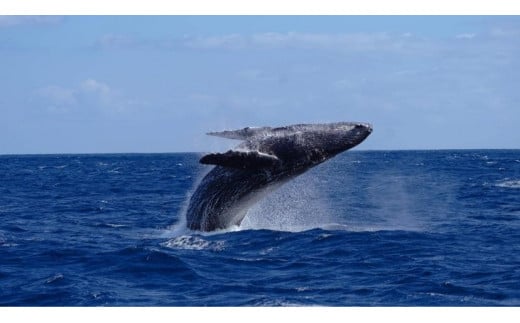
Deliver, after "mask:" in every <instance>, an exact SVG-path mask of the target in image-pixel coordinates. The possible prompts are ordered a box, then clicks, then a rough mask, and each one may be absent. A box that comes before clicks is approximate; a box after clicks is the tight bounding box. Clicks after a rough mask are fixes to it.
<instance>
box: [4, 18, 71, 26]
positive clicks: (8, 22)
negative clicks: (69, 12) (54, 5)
mask: <svg viewBox="0 0 520 323" xmlns="http://www.w3.org/2000/svg"><path fill="white" fill-rule="evenodd" d="M61 21H63V17H62V16H0V27H14V26H21V25H53V24H58V23H60V22H61Z"/></svg>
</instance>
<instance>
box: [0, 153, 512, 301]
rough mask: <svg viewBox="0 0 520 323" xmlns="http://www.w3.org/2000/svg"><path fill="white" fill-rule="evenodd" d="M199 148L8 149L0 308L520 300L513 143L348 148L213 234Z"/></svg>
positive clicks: (1, 214)
mask: <svg viewBox="0 0 520 323" xmlns="http://www.w3.org/2000/svg"><path fill="white" fill-rule="evenodd" d="M199 158H200V155H199V154H128V155H45V156H43V155H40V156H15V155H12V156H0V219H1V221H0V305H3V306H22V305H23V306H311V305H324V306H359V305H361V306H373V305H378V306H431V305H432V306H437V305H442V306H475V305H476V306H497V305H498V306H519V305H520V151H519V150H480V151H479V150H460V151H351V152H346V153H343V154H341V155H339V156H337V157H335V158H334V159H332V160H330V161H328V162H326V163H324V164H322V165H320V166H318V167H316V168H314V169H312V170H310V171H309V172H307V173H305V174H304V175H302V176H300V177H298V178H297V179H295V180H293V181H292V182H290V183H288V184H286V185H285V186H284V187H282V188H281V189H280V190H278V191H276V192H275V193H273V194H272V195H271V196H269V197H268V198H266V199H265V200H263V201H261V202H260V203H259V204H258V205H257V206H255V207H254V208H252V209H251V210H250V212H249V214H248V216H247V217H246V219H245V220H244V222H243V224H242V226H241V227H235V228H231V229H230V230H227V231H221V232H217V233H211V234H201V233H198V232H191V231H189V230H187V229H185V227H184V216H185V215H184V210H185V207H186V203H187V199H188V197H189V194H190V192H192V191H193V190H194V188H195V187H196V184H197V181H198V180H200V179H201V177H202V176H203V175H204V173H205V172H206V171H207V169H208V168H209V167H207V166H203V165H199V164H198V159H199Z"/></svg>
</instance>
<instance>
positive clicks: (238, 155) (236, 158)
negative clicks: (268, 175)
mask: <svg viewBox="0 0 520 323" xmlns="http://www.w3.org/2000/svg"><path fill="white" fill-rule="evenodd" d="M200 163H201V164H210V165H218V166H224V167H231V168H238V169H260V168H269V167H273V166H276V165H277V164H278V163H280V160H279V159H278V157H276V156H273V155H269V154H265V153H261V152H258V151H237V150H228V151H227V152H225V153H222V154H221V153H216V154H208V155H206V156H204V157H202V158H201V159H200Z"/></svg>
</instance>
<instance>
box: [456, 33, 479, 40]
mask: <svg viewBox="0 0 520 323" xmlns="http://www.w3.org/2000/svg"><path fill="white" fill-rule="evenodd" d="M476 36H477V34H472V33H464V34H458V35H456V36H455V38H457V39H473V38H475V37H476Z"/></svg>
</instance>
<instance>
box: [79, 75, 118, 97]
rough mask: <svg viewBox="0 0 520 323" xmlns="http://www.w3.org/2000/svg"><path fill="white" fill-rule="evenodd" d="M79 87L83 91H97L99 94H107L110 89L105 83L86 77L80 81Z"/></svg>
mask: <svg viewBox="0 0 520 323" xmlns="http://www.w3.org/2000/svg"><path fill="white" fill-rule="evenodd" d="M81 89H82V90H83V91H85V92H93V93H98V94H100V95H104V96H105V95H109V94H110V92H111V90H110V87H109V86H108V85H106V84H105V83H102V82H99V81H96V80H94V79H87V80H85V81H83V82H82V83H81Z"/></svg>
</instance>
